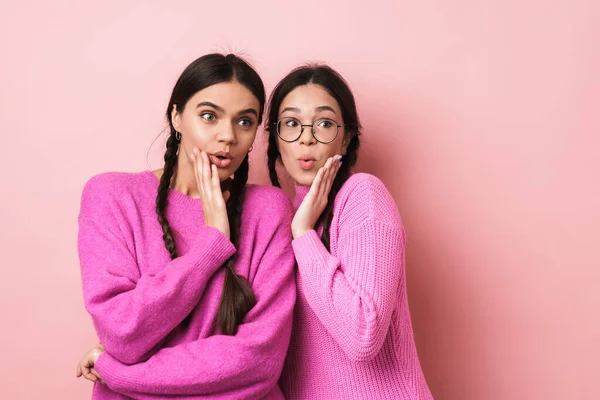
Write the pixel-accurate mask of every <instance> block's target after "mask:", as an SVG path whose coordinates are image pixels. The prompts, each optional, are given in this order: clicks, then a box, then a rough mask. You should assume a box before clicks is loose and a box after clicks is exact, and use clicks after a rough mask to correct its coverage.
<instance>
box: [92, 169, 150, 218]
mask: <svg viewBox="0 0 600 400" xmlns="http://www.w3.org/2000/svg"><path fill="white" fill-rule="evenodd" d="M151 178H152V179H155V178H154V176H153V175H152V172H150V171H145V172H138V173H130V172H129V173H128V172H105V173H101V174H98V175H95V176H93V177H92V178H90V179H89V180H88V181H87V182H86V183H85V186H84V188H83V192H82V195H81V212H80V216H84V217H95V216H97V214H98V213H102V210H107V209H109V208H113V206H114V205H115V204H118V203H119V202H121V201H122V200H125V199H130V198H131V197H132V195H133V194H135V193H136V192H140V191H143V188H144V187H146V186H148V185H152V184H154V182H152V181H151V180H150V179H151Z"/></svg>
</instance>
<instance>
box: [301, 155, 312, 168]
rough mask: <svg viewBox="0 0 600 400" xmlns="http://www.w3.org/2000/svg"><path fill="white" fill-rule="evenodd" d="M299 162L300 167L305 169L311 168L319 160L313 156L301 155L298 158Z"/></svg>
mask: <svg viewBox="0 0 600 400" xmlns="http://www.w3.org/2000/svg"><path fill="white" fill-rule="evenodd" d="M298 162H299V163H300V168H302V169H304V170H309V169H312V168H313V167H314V166H315V164H316V162H317V161H316V160H315V158H314V157H312V156H309V155H303V156H302V157H300V158H299V159H298Z"/></svg>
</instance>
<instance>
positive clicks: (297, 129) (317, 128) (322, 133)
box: [276, 117, 346, 144]
mask: <svg viewBox="0 0 600 400" xmlns="http://www.w3.org/2000/svg"><path fill="white" fill-rule="evenodd" d="M276 125H277V136H279V138H280V139H281V140H283V141H284V142H295V141H296V140H298V139H299V138H300V136H302V133H303V132H304V127H305V126H310V128H311V133H312V135H313V137H314V138H315V139H316V140H317V142H320V143H325V144H327V143H331V142H333V141H334V140H335V138H336V137H337V135H338V129H339V128H343V127H345V126H346V125H338V123H337V122H335V121H334V120H332V119H329V118H319V119H317V120H315V121H314V122H313V123H312V124H303V123H302V122H300V120H298V119H297V118H293V117H284V118H281V119H280V120H279V121H277V123H276Z"/></svg>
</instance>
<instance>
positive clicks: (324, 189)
mask: <svg viewBox="0 0 600 400" xmlns="http://www.w3.org/2000/svg"><path fill="white" fill-rule="evenodd" d="M341 159H342V156H333V157H331V158H329V159H327V161H326V162H325V165H324V166H322V167H321V168H319V171H318V172H317V175H316V176H315V179H314V181H313V183H312V185H310V190H309V191H308V194H307V195H306V197H305V198H304V200H303V201H302V204H300V207H298V210H297V211H296V215H294V219H293V220H292V234H293V236H294V239H297V238H299V237H300V236H302V235H304V234H305V233H307V232H308V231H311V230H313V229H314V228H315V224H316V223H317V220H318V219H319V217H320V216H321V214H322V213H323V210H325V207H326V206H327V200H328V196H329V192H330V191H331V185H333V181H334V179H335V176H336V175H337V172H338V171H339V169H340V165H341V164H342V163H341Z"/></svg>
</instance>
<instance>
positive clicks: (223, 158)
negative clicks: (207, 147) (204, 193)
mask: <svg viewBox="0 0 600 400" xmlns="http://www.w3.org/2000/svg"><path fill="white" fill-rule="evenodd" d="M209 158H210V162H211V163H213V164H214V165H216V166H217V168H227V167H228V166H229V165H230V164H231V161H232V159H233V156H232V155H231V154H230V153H227V152H224V151H219V152H217V153H214V154H211V155H210V157H209Z"/></svg>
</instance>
